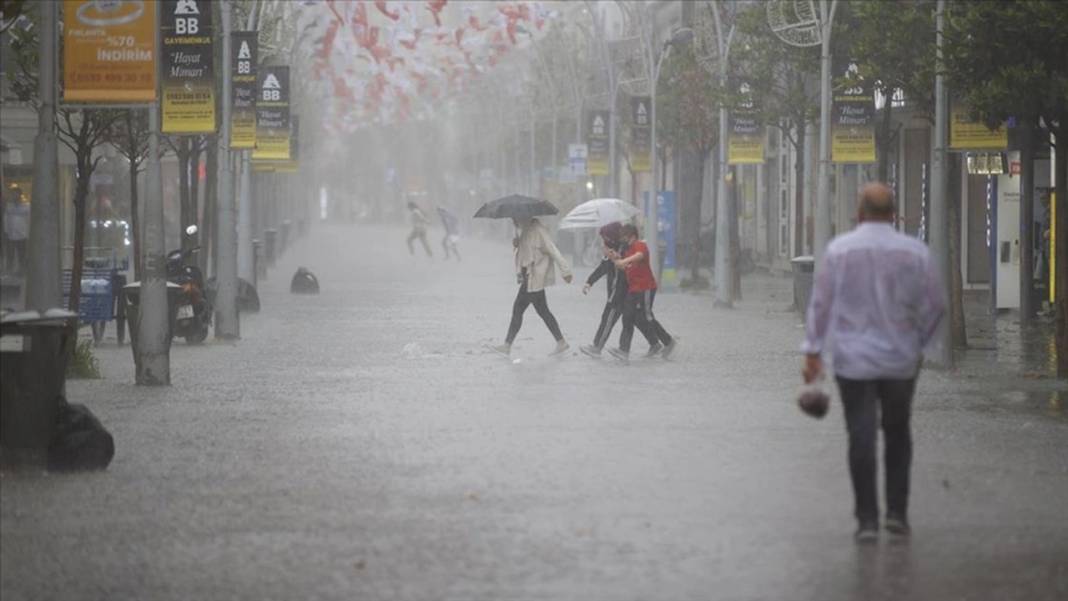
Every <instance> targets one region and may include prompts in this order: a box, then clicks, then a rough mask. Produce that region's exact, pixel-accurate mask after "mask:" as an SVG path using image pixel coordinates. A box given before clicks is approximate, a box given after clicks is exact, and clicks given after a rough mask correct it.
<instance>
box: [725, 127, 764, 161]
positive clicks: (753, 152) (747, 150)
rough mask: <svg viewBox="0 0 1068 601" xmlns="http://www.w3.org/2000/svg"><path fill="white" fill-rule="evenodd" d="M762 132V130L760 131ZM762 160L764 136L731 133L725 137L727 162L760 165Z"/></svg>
mask: <svg viewBox="0 0 1068 601" xmlns="http://www.w3.org/2000/svg"><path fill="white" fill-rule="evenodd" d="M761 134H763V132H761ZM763 162H764V136H763V135H749V134H735V133H731V135H730V137H729V138H727V164H729V165H760V164H762V163H763Z"/></svg>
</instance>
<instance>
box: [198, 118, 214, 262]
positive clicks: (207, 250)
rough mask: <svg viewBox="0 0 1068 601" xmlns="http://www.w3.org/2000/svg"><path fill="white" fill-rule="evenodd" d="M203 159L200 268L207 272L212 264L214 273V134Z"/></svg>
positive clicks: (210, 136)
mask: <svg viewBox="0 0 1068 601" xmlns="http://www.w3.org/2000/svg"><path fill="white" fill-rule="evenodd" d="M206 155H207V156H206V159H205V169H206V170H207V178H206V180H205V182H204V188H205V190H204V220H203V223H204V236H203V237H202V238H201V240H203V241H204V242H203V244H202V246H203V247H204V248H203V249H202V250H201V251H200V258H199V263H200V270H201V271H202V272H204V273H208V265H211V266H212V269H211V273H212V274H213V275H214V274H215V268H214V266H215V257H216V255H217V254H218V252H219V251H218V244H217V240H218V224H217V223H216V221H217V219H216V217H217V215H216V214H215V213H216V209H215V207H216V206H218V205H217V204H216V203H217V202H218V198H217V196H218V193H219V186H218V182H217V178H218V175H219V144H218V143H217V141H216V140H215V135H214V134H212V135H209V136H208V150H207V153H206Z"/></svg>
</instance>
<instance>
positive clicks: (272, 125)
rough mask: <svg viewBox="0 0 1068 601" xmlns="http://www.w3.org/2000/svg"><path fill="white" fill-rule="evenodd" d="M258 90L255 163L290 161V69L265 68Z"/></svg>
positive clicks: (258, 82) (259, 76)
mask: <svg viewBox="0 0 1068 601" xmlns="http://www.w3.org/2000/svg"><path fill="white" fill-rule="evenodd" d="M256 89H257V94H256V148H255V150H253V151H252V160H253V161H286V160H289V158H290V148H289V143H290V131H291V126H290V119H289V67H287V66H284V65H277V66H270V67H263V68H262V69H260V70H259V73H257V78H256Z"/></svg>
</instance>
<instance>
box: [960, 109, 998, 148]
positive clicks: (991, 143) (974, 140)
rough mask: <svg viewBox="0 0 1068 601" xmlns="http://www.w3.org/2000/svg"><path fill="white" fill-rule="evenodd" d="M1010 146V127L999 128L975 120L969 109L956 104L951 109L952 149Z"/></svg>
mask: <svg viewBox="0 0 1068 601" xmlns="http://www.w3.org/2000/svg"><path fill="white" fill-rule="evenodd" d="M1008 147H1009V128H1008V127H1006V125H1005V124H1004V123H1002V124H1001V127H999V128H997V129H990V128H989V127H987V126H986V125H985V124H983V123H980V122H978V121H973V120H971V119H970V118H969V117H968V111H967V110H966V109H965V108H964V107H962V106H959V105H956V104H954V105H953V106H952V107H951V108H950V111H949V148H950V149H951V150H1005V149H1006V148H1008Z"/></svg>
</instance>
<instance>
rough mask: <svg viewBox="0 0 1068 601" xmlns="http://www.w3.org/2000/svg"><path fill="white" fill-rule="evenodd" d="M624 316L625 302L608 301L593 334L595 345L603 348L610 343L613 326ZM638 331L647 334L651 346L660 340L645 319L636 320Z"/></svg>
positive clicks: (646, 338) (646, 337)
mask: <svg viewBox="0 0 1068 601" xmlns="http://www.w3.org/2000/svg"><path fill="white" fill-rule="evenodd" d="M622 316H623V303H622V302H615V301H614V300H613V301H612V302H609V303H606V304H605V306H604V312H602V313H601V325H600V326H598V327H597V333H596V334H594V336H593V346H595V347H597V348H599V349H603V348H604V345H605V344H607V343H608V337H609V336H611V335H612V328H614V327H616V322H618V321H619V318H620V317H622ZM634 325H635V326H636V327H637V328H638V331H639V332H641V333H642V336H645V340H646V342H648V343H649V346H653V345H655V344H656V343H657V342H658V341H657V339H656V336H655V335H654V334H653V332H652V331H651V330H650V329H649V327H648V326H649V324H648V323H647V322H645V321H640V322H636V323H635V324H634Z"/></svg>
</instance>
